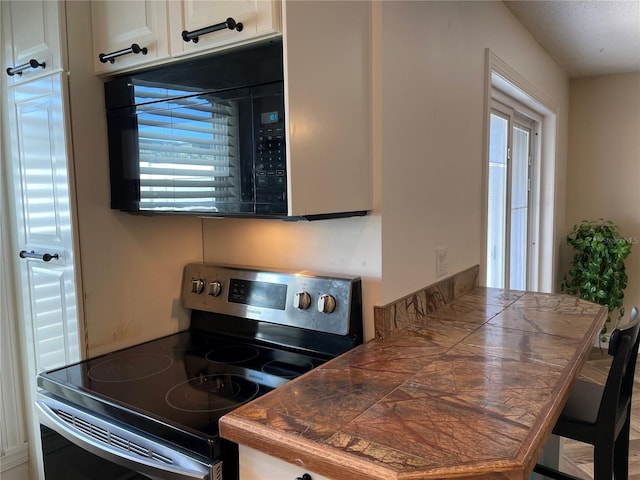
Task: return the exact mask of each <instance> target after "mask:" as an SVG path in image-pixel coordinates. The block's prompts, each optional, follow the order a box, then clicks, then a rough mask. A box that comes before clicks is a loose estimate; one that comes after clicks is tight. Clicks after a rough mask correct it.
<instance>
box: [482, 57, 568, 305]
mask: <svg viewBox="0 0 640 480" xmlns="http://www.w3.org/2000/svg"><path fill="white" fill-rule="evenodd" d="M488 60H489V62H488V75H489V81H490V84H489V88H488V92H487V96H488V98H487V105H488V108H487V120H486V121H487V133H486V135H487V137H486V138H487V150H486V163H485V169H486V170H485V179H484V192H485V204H484V215H483V219H484V220H483V229H484V236H483V240H484V244H483V252H484V253H483V265H482V266H483V277H484V278H483V280H484V284H485V285H486V286H488V287H495V288H508V289H514V290H530V291H541V292H551V291H553V289H554V278H555V247H554V245H555V242H554V237H555V236H554V232H555V216H556V212H555V208H556V206H555V190H556V187H555V153H556V152H555V150H556V114H555V113H554V111H553V110H552V109H550V108H549V107H547V106H546V105H548V104H549V102H548V101H544V102H543V101H541V100H538V99H539V98H541V96H540V95H539V94H537V93H532V92H535V88H533V87H532V86H531V85H529V84H528V83H527V82H526V80H524V79H522V78H521V77H519V76H518V75H517V73H515V72H514V71H513V70H511V69H510V68H509V67H508V66H506V65H505V64H504V63H503V62H502V61H500V60H499V59H498V58H497V57H495V56H494V55H492V54H491V53H489V56H488Z"/></svg>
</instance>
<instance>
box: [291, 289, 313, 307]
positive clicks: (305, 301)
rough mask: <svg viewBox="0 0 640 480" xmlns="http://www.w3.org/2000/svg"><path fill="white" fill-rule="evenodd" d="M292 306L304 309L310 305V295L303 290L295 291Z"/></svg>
mask: <svg viewBox="0 0 640 480" xmlns="http://www.w3.org/2000/svg"><path fill="white" fill-rule="evenodd" d="M293 306H294V307H296V308H297V309H300V310H306V309H307V308H309V307H310V306H311V295H309V294H308V293H307V292H305V291H304V290H301V291H299V292H296V296H295V297H294V298H293Z"/></svg>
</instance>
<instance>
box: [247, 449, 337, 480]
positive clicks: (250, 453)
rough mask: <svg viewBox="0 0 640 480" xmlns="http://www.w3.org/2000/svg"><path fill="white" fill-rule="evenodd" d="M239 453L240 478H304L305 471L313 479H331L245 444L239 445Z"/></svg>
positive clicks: (268, 479) (262, 479) (260, 479)
mask: <svg viewBox="0 0 640 480" xmlns="http://www.w3.org/2000/svg"><path fill="white" fill-rule="evenodd" d="M239 454H240V480H270V479H273V478H281V479H283V480H295V479H296V478H303V476H304V474H305V473H307V474H309V475H310V476H311V478H312V479H313V480H329V478H328V477H325V476H324V475H319V474H317V473H314V472H311V471H309V470H308V469H306V468H303V467H300V466H298V465H292V464H290V463H287V462H285V461H283V460H280V459H279V458H275V457H272V456H270V455H267V454H266V453H263V452H261V451H259V450H255V449H253V448H250V447H247V446H245V445H240V446H239Z"/></svg>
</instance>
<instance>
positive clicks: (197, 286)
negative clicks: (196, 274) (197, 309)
mask: <svg viewBox="0 0 640 480" xmlns="http://www.w3.org/2000/svg"><path fill="white" fill-rule="evenodd" d="M203 291H204V280H202V279H201V278H196V279H194V280H191V293H196V294H200V293H202V292H203Z"/></svg>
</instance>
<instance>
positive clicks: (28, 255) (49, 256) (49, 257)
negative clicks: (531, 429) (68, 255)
mask: <svg viewBox="0 0 640 480" xmlns="http://www.w3.org/2000/svg"><path fill="white" fill-rule="evenodd" d="M19 255H20V258H35V259H37V260H42V261H43V262H50V261H51V260H52V259H54V258H55V259H56V260H58V258H60V256H59V255H58V254H57V253H54V254H51V253H36V252H34V251H33V250H31V251H30V252H27V251H26V250H20V253H19Z"/></svg>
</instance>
